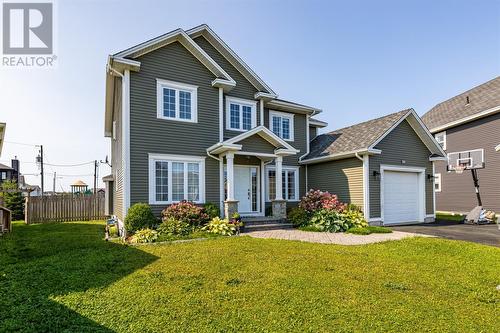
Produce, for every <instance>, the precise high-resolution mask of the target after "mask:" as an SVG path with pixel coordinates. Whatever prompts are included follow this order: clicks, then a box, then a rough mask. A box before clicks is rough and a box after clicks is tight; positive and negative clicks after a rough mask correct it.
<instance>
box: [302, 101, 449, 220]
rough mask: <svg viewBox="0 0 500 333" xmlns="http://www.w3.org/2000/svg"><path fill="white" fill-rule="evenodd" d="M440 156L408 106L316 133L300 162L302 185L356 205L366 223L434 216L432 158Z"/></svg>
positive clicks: (430, 137)
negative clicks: (304, 173) (304, 175)
mask: <svg viewBox="0 0 500 333" xmlns="http://www.w3.org/2000/svg"><path fill="white" fill-rule="evenodd" d="M445 155H446V154H445V152H444V151H443V149H442V148H441V146H440V145H439V143H437V142H436V140H435V139H434V137H433V136H432V135H431V134H430V133H429V131H428V129H427V128H426V127H425V126H424V125H423V123H422V121H421V119H420V118H419V117H418V115H417V114H416V113H415V111H414V110H412V109H410V110H403V111H400V112H396V113H393V114H390V115H387V116H385V117H381V118H377V119H373V120H369V121H367V122H364V123H360V124H356V125H353V126H349V127H345V128H341V129H338V130H335V131H332V132H329V133H326V134H321V135H318V136H317V137H316V138H314V140H312V142H311V145H310V152H309V154H307V155H306V156H305V158H304V159H302V161H301V163H302V164H305V165H307V188H309V189H311V188H312V189H319V190H323V191H329V192H331V193H334V194H338V195H339V197H340V198H341V200H342V201H344V202H349V203H355V204H357V205H359V206H361V207H362V210H363V213H364V215H365V219H366V220H367V221H368V222H369V223H370V224H372V225H395V224H404V223H422V222H432V221H434V219H435V210H434V201H435V193H434V191H435V189H434V162H435V161H442V160H446V157H445ZM348 162H349V163H350V164H352V165H353V166H354V168H347V165H348ZM354 171H355V172H354Z"/></svg>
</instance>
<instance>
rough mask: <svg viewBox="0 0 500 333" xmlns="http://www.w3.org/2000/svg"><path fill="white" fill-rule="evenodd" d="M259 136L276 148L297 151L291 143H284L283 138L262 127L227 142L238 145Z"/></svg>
mask: <svg viewBox="0 0 500 333" xmlns="http://www.w3.org/2000/svg"><path fill="white" fill-rule="evenodd" d="M255 134H258V135H260V136H261V137H262V138H264V139H265V140H266V141H268V142H269V143H271V144H272V145H273V146H275V147H284V148H285V149H287V150H289V151H295V150H296V149H295V148H293V147H292V146H291V145H290V144H289V143H287V142H286V141H284V140H283V139H282V138H280V137H279V136H277V135H276V134H274V133H273V132H271V130H269V129H268V128H267V127H265V126H263V125H260V126H257V127H254V128H252V129H251V130H249V131H246V132H245V133H242V134H240V135H237V136H235V137H233V138H231V139H229V140H226V141H225V142H226V143H236V142H238V141H241V140H243V139H246V138H249V137H251V136H252V135H255Z"/></svg>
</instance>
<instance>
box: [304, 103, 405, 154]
mask: <svg viewBox="0 0 500 333" xmlns="http://www.w3.org/2000/svg"><path fill="white" fill-rule="evenodd" d="M411 111H412V109H406V110H402V111H399V112H395V113H392V114H389V115H387V116H384V117H381V118H377V119H372V120H369V121H365V122H363V123H359V124H356V125H352V126H349V127H345V128H341V129H338V130H335V131H332V132H329V133H325V134H321V135H319V136H317V137H316V138H314V140H312V141H311V145H310V152H309V154H308V155H307V156H305V157H304V160H307V159H312V158H317V157H323V156H328V155H333V154H342V153H348V152H352V151H357V150H362V149H367V148H368V147H370V146H371V145H372V144H373V143H375V141H377V139H378V138H380V137H381V136H382V135H384V133H385V132H387V131H388V130H389V129H390V128H391V127H392V126H393V125H394V124H395V123H397V122H398V121H399V120H400V119H401V118H402V117H403V116H405V115H406V114H407V113H408V112H411Z"/></svg>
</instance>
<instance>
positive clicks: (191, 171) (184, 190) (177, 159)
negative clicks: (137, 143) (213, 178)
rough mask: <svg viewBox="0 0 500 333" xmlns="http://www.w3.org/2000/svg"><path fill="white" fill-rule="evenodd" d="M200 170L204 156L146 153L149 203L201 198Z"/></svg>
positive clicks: (203, 191)
mask: <svg viewBox="0 0 500 333" xmlns="http://www.w3.org/2000/svg"><path fill="white" fill-rule="evenodd" d="M204 174H205V159H204V157H201V158H200V157H190V156H175V155H157V154H150V155H149V203H150V204H169V203H173V202H179V201H182V200H187V201H192V202H196V203H201V202H204V200H205V198H204V195H205V176H204Z"/></svg>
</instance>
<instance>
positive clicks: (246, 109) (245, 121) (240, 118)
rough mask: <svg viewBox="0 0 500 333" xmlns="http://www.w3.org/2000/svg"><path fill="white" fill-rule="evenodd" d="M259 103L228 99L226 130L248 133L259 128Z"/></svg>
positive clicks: (233, 98)
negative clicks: (257, 107)
mask: <svg viewBox="0 0 500 333" xmlns="http://www.w3.org/2000/svg"><path fill="white" fill-rule="evenodd" d="M256 106H257V102H255V101H250V100H245V99H241V98H235V97H226V129H228V130H232V131H241V132H245V131H248V130H250V129H252V128H254V127H255V126H257V114H256Z"/></svg>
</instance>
